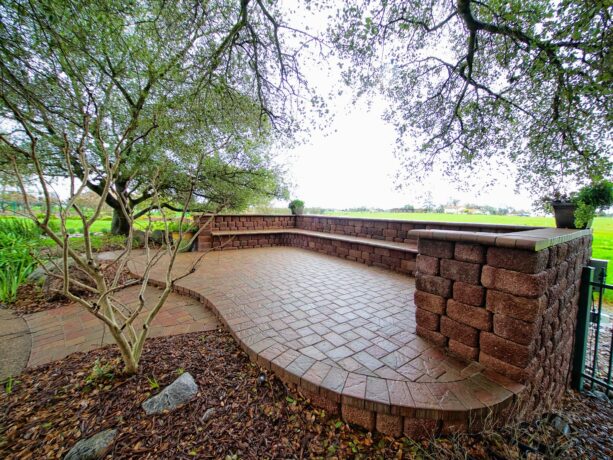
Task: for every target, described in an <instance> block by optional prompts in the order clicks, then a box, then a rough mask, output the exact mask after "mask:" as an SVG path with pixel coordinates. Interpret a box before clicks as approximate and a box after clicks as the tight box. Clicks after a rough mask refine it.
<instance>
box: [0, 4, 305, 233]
mask: <svg viewBox="0 0 613 460" xmlns="http://www.w3.org/2000/svg"><path fill="white" fill-rule="evenodd" d="M0 19H1V24H0V118H1V119H2V139H3V140H4V141H5V142H4V147H6V146H9V151H10V148H11V146H14V145H17V146H19V147H20V148H23V149H25V150H28V149H30V148H31V147H32V145H31V144H32V138H35V139H36V149H37V152H38V155H39V158H40V161H41V165H42V167H43V168H44V170H45V173H46V174H47V175H48V176H59V177H68V176H69V175H70V174H71V173H74V174H75V175H76V176H77V177H82V178H84V169H83V165H82V164H81V158H80V156H79V150H83V153H84V154H85V156H86V159H87V161H88V163H89V164H90V165H91V170H90V174H89V175H88V179H87V182H86V185H87V187H88V188H89V189H90V190H92V191H94V192H96V193H98V194H99V195H100V194H101V193H102V191H103V190H104V188H105V182H106V181H107V180H109V178H108V177H106V176H105V174H106V173H105V169H104V164H103V161H104V160H105V159H106V158H107V157H108V154H109V153H110V156H111V158H109V160H110V161H111V162H112V163H113V164H114V163H116V162H120V163H121V164H120V165H119V167H118V171H117V175H116V176H115V177H114V178H113V180H114V183H113V184H112V187H111V188H110V190H109V193H108V194H107V195H106V198H105V200H106V203H107V204H108V205H109V206H110V207H111V208H113V210H114V220H113V232H114V233H123V234H127V232H128V228H127V221H128V218H129V215H128V214H129V213H138V212H146V210H147V209H148V208H149V207H150V206H152V203H151V199H152V197H153V193H154V191H153V190H152V188H151V187H150V183H151V181H152V180H153V179H154V175H156V176H155V180H156V181H157V183H158V187H159V190H158V192H159V194H160V198H161V203H160V204H156V206H167V207H171V208H176V206H177V204H178V203H180V202H181V201H182V200H181V195H180V192H181V191H182V190H184V189H185V183H187V182H190V178H189V177H188V176H186V174H185V170H186V166H188V165H190V164H193V163H194V161H195V160H194V159H195V158H196V157H198V156H199V155H200V154H203V153H204V154H206V157H207V160H206V163H207V165H208V166H210V168H211V169H210V171H206V170H205V171H203V176H202V181H201V182H200V183H199V184H195V191H194V202H193V203H192V204H191V207H193V208H195V209H202V210H207V209H210V208H217V207H218V206H219V205H222V206H229V207H233V206H234V207H238V208H240V207H244V206H245V204H248V203H250V202H251V201H253V200H254V199H257V198H259V197H261V196H266V197H269V198H271V197H274V196H278V195H279V194H281V193H282V191H283V186H282V183H281V181H280V177H279V171H278V170H277V168H275V166H274V163H273V162H272V160H271V158H270V157H269V155H268V154H267V147H268V144H269V142H270V139H271V136H273V134H274V135H276V136H278V137H283V138H291V136H292V134H293V132H294V129H295V127H296V125H295V121H294V118H293V115H295V114H296V113H297V110H298V109H296V107H297V105H296V103H297V101H298V99H297V98H294V97H293V96H294V95H295V94H296V92H297V88H298V87H300V86H302V83H303V82H302V80H301V76H300V74H299V72H298V68H297V59H296V53H297V51H296V50H293V49H288V48H287V47H286V44H285V41H286V40H285V37H286V36H287V29H284V27H283V24H282V18H281V16H280V15H279V13H278V11H277V10H276V7H275V5H274V4H272V5H271V4H269V2H264V1H263V0H253V1H250V0H241V1H232V2H230V1H224V0H214V1H210V2H199V1H180V2H170V3H169V2H165V1H160V0H152V1H145V2H123V1H113V0H103V1H99V2H78V1H74V0H43V1H40V2H27V1H20V0H10V1H7V2H3V4H2V5H1V6H0ZM299 45H300V40H298V41H296V46H299ZM290 100H291V101H290ZM290 102H291V107H290ZM298 106H299V104H298ZM82 140H84V142H81V141H82ZM66 145H68V146H69V147H68V148H66ZM2 151H3V152H4V151H6V150H5V149H3V150H2ZM65 155H68V159H69V160H70V161H69V165H70V170H68V169H67V167H66V164H65V162H64V159H65ZM3 156H5V155H4V153H3ZM2 163H6V162H4V161H0V165H1V164H2ZM25 163H26V165H24V168H27V167H30V166H31V165H29V164H27V163H28V162H27V161H26V162H25ZM30 172H32V171H30ZM160 174H161V175H162V176H161V177H160ZM228 192H229V193H228ZM177 193H179V195H177ZM127 213H128V214H127Z"/></svg>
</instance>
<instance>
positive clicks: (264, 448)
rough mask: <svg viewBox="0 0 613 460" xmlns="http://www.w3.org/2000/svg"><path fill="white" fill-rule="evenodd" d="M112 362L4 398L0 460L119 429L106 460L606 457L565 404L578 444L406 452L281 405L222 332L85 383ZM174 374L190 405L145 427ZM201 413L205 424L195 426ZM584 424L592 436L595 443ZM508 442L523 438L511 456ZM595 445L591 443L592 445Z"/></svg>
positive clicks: (585, 417)
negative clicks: (182, 380)
mask: <svg viewBox="0 0 613 460" xmlns="http://www.w3.org/2000/svg"><path fill="white" fill-rule="evenodd" d="M117 356H118V354H117V352H116V351H115V348H114V347H106V348H104V349H100V350H96V351H93V352H89V353H75V354H73V355H71V356H69V357H67V358H65V359H63V360H61V361H57V362H54V363H51V364H48V365H44V366H40V367H38V368H35V369H32V370H28V371H26V372H25V373H23V374H22V375H20V376H19V377H18V378H17V379H18V383H16V384H15V386H14V388H13V390H12V392H11V393H10V394H5V393H2V394H1V395H0V458H18V459H29V458H61V457H63V455H65V454H66V452H67V451H68V450H69V449H70V448H71V447H72V446H73V445H74V444H75V442H76V441H77V440H79V439H81V438H83V437H89V436H91V435H93V434H96V433H98V432H100V431H102V430H104V429H107V428H113V427H114V428H118V437H117V438H116V442H115V444H114V446H113V447H112V450H111V452H110V453H109V455H108V458H118V459H119V458H121V459H130V458H173V459H174V458H178V459H183V458H226V459H228V458H229V459H239V458H240V459H260V458H437V459H438V458H483V459H485V458H553V456H554V455H555V456H558V457H559V458H582V457H584V458H607V455H611V452H610V449H611V447H610V445H609V441H610V435H611V430H610V429H611V420H612V418H611V416H612V415H613V413H612V411H611V409H610V407H607V406H604V405H602V403H598V404H596V403H594V404H593V401H591V400H588V399H586V398H585V397H577V396H572V395H571V396H569V399H567V400H566V401H565V402H564V408H563V414H564V416H565V417H567V418H569V419H570V421H571V424H572V425H571V426H572V427H573V429H579V430H581V431H582V434H577V433H574V432H572V431H571V434H569V435H566V436H565V435H562V434H560V433H556V432H554V431H553V430H552V429H550V428H546V429H544V428H543V427H544V426H545V424H544V423H540V424H523V425H517V426H515V427H511V428H508V429H507V428H505V429H504V430H502V431H491V432H484V433H481V434H479V435H472V436H471V435H465V436H456V437H452V438H447V439H444V438H441V439H436V440H430V441H428V440H426V441H422V442H414V441H412V440H409V439H406V438H404V439H393V438H389V437H385V436H382V435H379V434H374V435H371V434H370V433H367V432H365V431H364V430H360V429H356V428H353V427H350V426H348V425H347V424H345V423H343V422H342V421H340V420H338V418H335V417H330V416H328V415H327V414H326V413H325V412H324V411H322V410H319V409H317V408H314V407H312V406H311V405H310V404H309V403H308V401H305V400H303V399H301V398H295V397H291V396H290V395H289V394H288V392H287V389H286V387H285V386H284V385H283V384H282V383H281V382H280V381H279V380H278V379H276V378H275V377H274V376H273V375H271V374H270V373H267V372H265V371H262V370H261V369H260V368H259V367H257V366H256V365H254V364H253V363H251V362H250V361H249V359H248V358H247V356H246V355H245V353H243V352H242V351H241V350H240V349H239V348H238V347H237V346H236V344H235V342H234V340H233V339H232V337H231V336H230V335H229V334H228V333H227V332H225V331H222V330H219V331H213V332H208V333H192V334H185V335H180V336H174V337H165V338H156V339H150V340H149V341H148V342H147V345H146V348H145V352H144V355H143V358H142V361H141V369H140V372H139V374H137V375H134V376H125V375H121V374H117V375H112V374H110V373H108V371H107V372H98V377H97V378H96V379H95V380H93V381H92V380H91V379H88V377H90V376H91V374H92V369H93V367H94V362H95V361H96V360H99V361H98V369H101V368H103V367H104V365H105V364H108V363H115V364H117V363H118V361H117ZM183 371H186V372H190V373H191V374H192V376H193V377H194V378H195V380H196V382H197V383H198V385H199V388H200V392H199V394H198V396H197V397H196V398H195V399H194V400H192V401H191V402H190V403H188V404H186V405H185V406H183V407H181V408H179V409H177V410H175V411H173V412H170V413H166V414H163V415H156V416H147V415H145V413H144V411H143V410H142V408H141V407H140V406H141V404H142V402H143V401H144V400H146V399H147V398H148V397H149V396H151V394H154V393H157V392H158V391H159V389H157V388H154V387H155V383H153V384H152V382H157V383H158V384H159V386H160V388H164V387H165V386H166V385H168V384H170V383H171V382H172V381H174V380H175V379H176V378H177V376H178V375H179V374H180V373H181V372H183ZM211 408H214V409H215V415H214V416H213V417H211V418H209V419H206V418H203V416H204V414H205V412H206V411H207V409H211ZM607 423H608V428H607ZM593 424H599V428H598V430H599V431H598V430H595V429H594V427H593V426H592V425H593ZM583 425H586V426H583ZM607 430H608V431H607ZM607 432H608V437H607ZM512 437H514V439H518V437H521V438H522V442H521V443H520V444H521V445H520V444H518V443H517V442H515V441H513V439H511V438H512ZM596 438H598V443H594V442H593V440H594V439H596ZM528 440H530V442H532V444H533V445H539V446H540V445H544V446H545V447H544V449H545V452H541V453H535V452H532V453H529V454H527V455H526V454H525V452H526V450H525V446H524V444H525V443H527V442H529V441H528ZM539 440H540V441H542V442H541V443H540V444H539V443H538V441H539ZM522 446H524V447H522ZM522 449H523V450H522ZM607 449H609V450H607Z"/></svg>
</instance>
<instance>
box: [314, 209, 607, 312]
mask: <svg viewBox="0 0 613 460" xmlns="http://www.w3.org/2000/svg"><path fill="white" fill-rule="evenodd" d="M326 215H331V216H347V217H363V218H366V219H399V220H431V221H438V222H479V223H488V224H510V225H531V226H541V227H554V226H555V222H554V220H553V217H520V216H486V215H480V214H426V213H404V212H340V211H339V212H329V213H326ZM592 228H593V229H594V242H593V245H592V257H593V258H594V259H605V260H608V261H609V270H608V274H607V283H608V284H613V263H611V260H613V217H598V218H596V219H594V224H593V226H592ZM605 299H606V300H607V303H612V302H613V292H612V291H608V292H607V294H606V295H605Z"/></svg>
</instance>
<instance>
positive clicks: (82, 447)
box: [64, 429, 117, 460]
mask: <svg viewBox="0 0 613 460" xmlns="http://www.w3.org/2000/svg"><path fill="white" fill-rule="evenodd" d="M115 436H117V430H115V429H110V430H105V431H101V432H100V433H98V434H95V435H94V436H92V437H91V438H87V439H81V440H80V441H79V442H77V443H76V444H75V445H74V446H73V448H72V449H70V451H69V452H68V453H67V454H66V456H65V457H64V460H97V459H99V458H102V457H104V455H105V454H106V453H107V451H108V450H109V448H110V447H111V446H112V445H113V442H114V441H115Z"/></svg>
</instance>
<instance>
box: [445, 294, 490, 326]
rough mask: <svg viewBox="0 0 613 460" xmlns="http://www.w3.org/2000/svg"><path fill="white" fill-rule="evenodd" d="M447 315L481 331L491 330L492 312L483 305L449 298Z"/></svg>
mask: <svg viewBox="0 0 613 460" xmlns="http://www.w3.org/2000/svg"><path fill="white" fill-rule="evenodd" d="M447 316H449V317H450V318H451V319H454V320H456V321H457V322H459V323H462V324H466V325H467V326H471V327H474V328H475V329H479V330H481V331H491V330H492V314H491V313H490V312H489V311H487V310H486V309H485V308H483V307H475V306H472V305H468V304H465V303H461V302H457V301H455V300H453V299H449V301H448V302H447Z"/></svg>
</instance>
